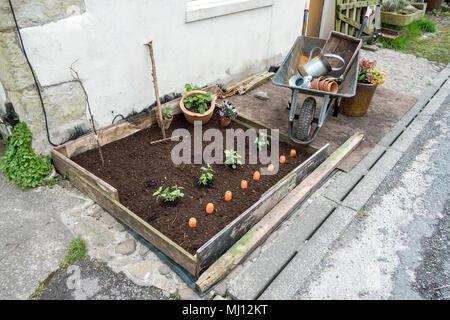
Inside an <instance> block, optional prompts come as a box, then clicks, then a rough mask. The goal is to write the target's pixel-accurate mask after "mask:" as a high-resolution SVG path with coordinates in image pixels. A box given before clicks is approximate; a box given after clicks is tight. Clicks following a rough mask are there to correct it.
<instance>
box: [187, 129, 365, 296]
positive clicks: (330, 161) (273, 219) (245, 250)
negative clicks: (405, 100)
mask: <svg viewBox="0 0 450 320" xmlns="http://www.w3.org/2000/svg"><path fill="white" fill-rule="evenodd" d="M362 139H363V135H362V134H359V133H356V134H354V135H353V136H352V137H350V139H348V140H347V141H346V142H345V143H344V144H343V145H342V146H340V147H339V148H338V149H337V150H336V151H335V152H333V154H331V156H330V157H329V158H327V160H325V161H324V162H323V163H322V164H321V165H320V166H319V167H318V168H317V169H316V170H315V171H314V172H313V173H311V174H310V175H309V176H308V177H307V178H306V179H304V180H303V181H302V182H301V183H300V184H299V185H298V186H297V187H295V188H294V190H293V191H292V192H291V193H289V195H288V196H286V197H285V198H284V199H283V200H281V201H280V202H279V203H278V204H277V205H276V206H275V207H274V208H273V209H272V210H271V211H270V212H269V213H268V214H266V215H265V216H264V217H263V218H262V219H261V221H259V222H258V223H257V224H255V225H254V226H253V228H251V229H250V230H249V231H248V232H247V233H246V234H245V235H244V236H243V237H242V238H241V239H240V240H239V241H237V242H236V243H235V244H234V245H233V246H232V247H231V248H230V249H229V250H228V251H227V252H226V253H225V254H223V255H222V256H221V257H220V258H219V259H217V261H216V262H214V263H213V264H212V265H211V267H209V268H208V270H206V271H205V272H204V273H203V274H202V275H201V276H200V277H199V279H198V280H197V281H196V283H195V286H196V289H197V290H199V291H200V292H205V291H206V290H207V289H208V288H210V287H211V286H212V285H214V284H215V283H216V282H218V281H220V280H221V279H222V278H223V277H225V276H226V275H227V274H228V273H229V272H230V271H231V270H232V269H233V268H234V267H236V266H237V265H238V264H239V262H240V261H241V260H242V259H244V258H245V257H246V256H247V255H248V254H249V253H250V252H251V251H252V250H253V249H254V248H255V247H256V246H257V245H258V243H260V242H261V241H262V240H263V239H264V238H265V237H266V236H267V235H269V233H270V232H271V231H272V230H274V229H275V228H276V227H277V226H278V225H279V224H280V223H281V222H282V221H283V220H284V219H285V218H286V217H287V216H288V215H289V214H290V213H291V212H292V210H294V209H295V208H296V207H297V205H298V204H299V203H300V202H301V201H303V200H304V199H305V198H306V197H307V196H308V195H309V194H310V193H311V192H312V191H313V190H314V188H315V187H316V186H318V185H319V184H320V183H321V182H322V181H323V180H324V179H325V178H326V177H327V176H328V175H329V174H330V173H331V172H332V171H333V170H334V169H335V168H336V167H337V166H338V165H339V163H341V162H342V161H343V160H344V159H345V157H347V156H348V155H349V154H350V153H351V152H352V151H353V150H354V149H355V148H356V147H357V146H358V145H359V144H360V143H361V141H362Z"/></svg>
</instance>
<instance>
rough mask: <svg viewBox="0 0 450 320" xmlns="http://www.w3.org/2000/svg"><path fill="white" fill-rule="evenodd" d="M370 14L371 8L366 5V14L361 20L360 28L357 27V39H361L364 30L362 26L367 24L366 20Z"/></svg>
mask: <svg viewBox="0 0 450 320" xmlns="http://www.w3.org/2000/svg"><path fill="white" fill-rule="evenodd" d="M371 14H372V9H371V8H370V7H367V10H366V14H365V15H364V18H363V21H362V22H361V29H359V33H358V39H361V37H362V35H363V32H364V28H365V27H366V24H367V20H369V17H370V15H371Z"/></svg>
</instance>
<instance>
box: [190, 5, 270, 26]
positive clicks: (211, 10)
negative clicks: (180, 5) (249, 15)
mask: <svg viewBox="0 0 450 320" xmlns="http://www.w3.org/2000/svg"><path fill="white" fill-rule="evenodd" d="M273 2H274V0H190V1H188V2H187V4H186V23H188V22H194V21H198V20H204V19H209V18H214V17H219V16H223V15H227V14H232V13H236V12H241V11H247V10H252V9H257V8H263V7H268V6H271V5H273Z"/></svg>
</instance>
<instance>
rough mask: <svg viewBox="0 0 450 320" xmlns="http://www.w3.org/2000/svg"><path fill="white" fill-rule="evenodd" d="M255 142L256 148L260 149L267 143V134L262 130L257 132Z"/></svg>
mask: <svg viewBox="0 0 450 320" xmlns="http://www.w3.org/2000/svg"><path fill="white" fill-rule="evenodd" d="M255 144H256V145H257V146H258V150H259V151H261V149H262V148H263V147H264V146H266V145H267V146H268V145H269V141H268V140H267V135H266V134H265V133H263V132H261V133H260V134H259V137H256V139H255Z"/></svg>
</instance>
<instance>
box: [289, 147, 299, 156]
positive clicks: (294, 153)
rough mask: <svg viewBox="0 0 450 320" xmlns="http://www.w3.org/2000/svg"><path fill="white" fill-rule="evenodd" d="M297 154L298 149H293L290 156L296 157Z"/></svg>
mask: <svg viewBox="0 0 450 320" xmlns="http://www.w3.org/2000/svg"><path fill="white" fill-rule="evenodd" d="M296 155H297V151H295V149H291V153H290V156H291V157H295V156H296Z"/></svg>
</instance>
